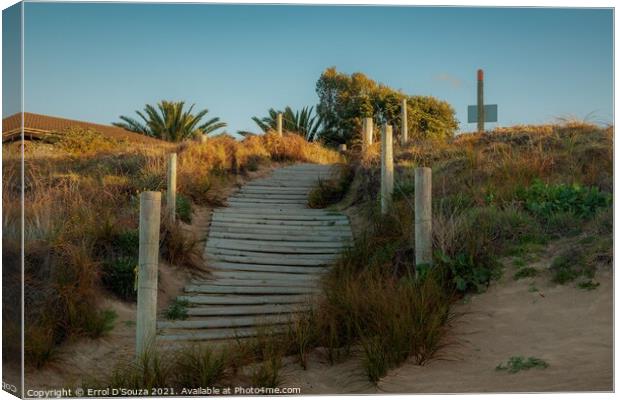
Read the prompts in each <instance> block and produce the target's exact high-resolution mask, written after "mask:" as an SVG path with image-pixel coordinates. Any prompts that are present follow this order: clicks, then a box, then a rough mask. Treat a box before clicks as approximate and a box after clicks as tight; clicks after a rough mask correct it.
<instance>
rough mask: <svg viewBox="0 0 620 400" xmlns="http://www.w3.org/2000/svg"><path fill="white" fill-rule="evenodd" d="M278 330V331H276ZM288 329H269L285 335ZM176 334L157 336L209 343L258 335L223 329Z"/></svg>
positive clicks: (161, 338) (239, 330) (162, 338)
mask: <svg viewBox="0 0 620 400" xmlns="http://www.w3.org/2000/svg"><path fill="white" fill-rule="evenodd" d="M276 328H277V329H276ZM287 329H288V328H287V327H285V326H282V325H276V326H273V327H269V332H270V333H275V334H279V333H283V332H285V331H286V330H287ZM173 332H174V333H168V332H162V333H160V334H159V335H158V336H157V339H158V340H163V341H175V342H180V341H207V340H221V339H235V338H247V337H253V336H256V335H257V330H256V328H228V329H226V328H223V329H208V330H204V331H192V332H187V331H178V330H175V331H173Z"/></svg>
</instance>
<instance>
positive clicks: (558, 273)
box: [550, 247, 595, 284]
mask: <svg viewBox="0 0 620 400" xmlns="http://www.w3.org/2000/svg"><path fill="white" fill-rule="evenodd" d="M550 270H551V273H552V280H553V282H555V283H559V284H564V283H567V282H570V281H573V280H575V279H576V278H578V277H580V276H585V277H588V278H592V277H594V272H595V270H594V268H593V267H592V266H589V265H588V264H587V263H586V257H585V254H584V249H583V248H581V247H570V248H568V249H567V250H565V251H564V252H562V253H561V254H560V255H558V256H557V257H556V258H555V259H554V260H553V262H552V263H551V267H550Z"/></svg>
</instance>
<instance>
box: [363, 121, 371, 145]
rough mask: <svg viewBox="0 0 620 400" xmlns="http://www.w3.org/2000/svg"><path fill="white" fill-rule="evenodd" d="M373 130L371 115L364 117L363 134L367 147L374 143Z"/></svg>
mask: <svg viewBox="0 0 620 400" xmlns="http://www.w3.org/2000/svg"><path fill="white" fill-rule="evenodd" d="M372 130H373V126H372V118H371V117H367V118H364V127H363V132H362V136H363V139H364V146H365V147H368V146H370V145H371V144H372Z"/></svg>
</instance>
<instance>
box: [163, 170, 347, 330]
mask: <svg viewBox="0 0 620 400" xmlns="http://www.w3.org/2000/svg"><path fill="white" fill-rule="evenodd" d="M329 175H330V166H328V165H315V164H296V165H292V166H288V167H284V168H279V169H277V170H275V171H274V172H273V173H272V174H271V175H270V176H269V177H266V178H261V179H257V180H254V181H252V182H250V183H248V184H247V185H245V186H244V187H243V188H241V190H239V191H238V192H237V193H235V194H234V195H233V196H232V197H230V198H229V199H228V207H226V208H220V209H216V210H215V211H214V212H213V216H212V220H211V226H210V228H209V235H208V239H207V243H206V248H205V256H206V259H207V263H208V266H209V267H210V268H211V269H212V271H213V272H212V275H211V279H205V280H194V281H192V282H190V284H188V285H187V286H186V287H185V295H184V296H181V297H180V298H179V300H185V301H187V302H188V304H189V307H188V310H187V311H188V312H187V314H188V318H187V319H185V320H177V321H159V322H158V339H159V340H168V341H169V340H174V341H186V340H215V339H226V338H234V337H248V336H253V335H255V334H256V328H257V326H259V325H263V326H269V327H270V330H277V329H283V328H285V327H286V324H287V323H288V322H290V319H291V316H292V315H293V314H295V313H300V312H304V311H305V310H307V308H308V305H309V303H310V301H312V297H313V296H315V295H317V294H318V293H319V287H318V283H319V282H318V280H319V278H320V276H321V274H322V273H324V272H325V270H326V265H327V264H329V263H330V262H331V261H333V260H334V259H335V258H336V257H337V256H338V254H339V253H340V252H341V251H342V250H343V249H344V248H345V247H347V246H348V245H349V244H350V243H351V241H352V234H351V227H350V225H349V220H348V218H347V217H346V216H345V215H343V214H340V213H337V212H332V211H326V210H314V209H309V208H308V207H307V205H306V204H307V196H308V193H309V191H310V190H311V189H312V188H313V187H314V186H315V185H316V182H317V180H318V179H320V178H327V177H329Z"/></svg>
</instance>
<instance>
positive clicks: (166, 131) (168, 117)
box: [113, 100, 226, 142]
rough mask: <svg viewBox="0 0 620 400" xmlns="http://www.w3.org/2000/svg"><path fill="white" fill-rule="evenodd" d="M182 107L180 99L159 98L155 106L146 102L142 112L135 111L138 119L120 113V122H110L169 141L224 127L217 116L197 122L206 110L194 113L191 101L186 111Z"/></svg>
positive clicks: (183, 103) (183, 105) (223, 123)
mask: <svg viewBox="0 0 620 400" xmlns="http://www.w3.org/2000/svg"><path fill="white" fill-rule="evenodd" d="M184 107H185V102H183V101H166V100H162V101H160V102H159V103H157V105H156V106H152V105H150V104H147V105H145V106H144V111H136V114H138V116H139V117H140V118H141V119H142V121H140V120H138V119H135V118H131V117H126V116H124V115H121V116H120V117H119V118H120V119H121V120H122V121H123V122H114V123H113V125H115V126H118V127H121V128H124V129H127V130H129V131H132V132H137V133H141V134H143V135H147V136H151V137H155V138H158V139H162V140H167V141H170V142H180V141H182V140H185V139H190V138H192V137H195V136H196V135H206V134H209V133H211V132H214V131H216V130H217V129H220V128H223V127H225V126H226V123H225V122H221V121H220V119H219V118H217V117H215V118H211V119H210V120H208V121H206V122H203V123H201V120H202V119H203V118H204V117H205V116H206V115H207V113H208V112H209V110H207V109H204V110H202V111H199V112H198V113H196V114H195V115H194V114H192V110H193V109H194V105H193V104H192V105H191V106H190V107H189V109H187V110H183V108H184Z"/></svg>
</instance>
